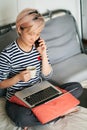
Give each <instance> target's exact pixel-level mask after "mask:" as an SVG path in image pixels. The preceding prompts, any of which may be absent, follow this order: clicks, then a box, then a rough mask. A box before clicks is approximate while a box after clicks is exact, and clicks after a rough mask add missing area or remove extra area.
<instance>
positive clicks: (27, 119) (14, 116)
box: [6, 82, 83, 127]
mask: <svg viewBox="0 0 87 130" xmlns="http://www.w3.org/2000/svg"><path fill="white" fill-rule="evenodd" d="M60 88H62V89H65V90H67V91H70V90H73V89H74V88H77V89H76V90H75V91H72V92H71V93H72V95H74V96H75V97H76V98H78V97H80V95H81V94H82V92H83V88H82V87H81V85H80V84H79V83H77V82H72V83H66V84H63V85H61V86H60ZM6 111H7V114H8V116H9V117H10V118H11V120H12V121H13V122H15V124H16V125H17V126H20V127H25V126H35V125H41V123H40V122H39V121H38V119H37V118H36V117H35V116H34V114H33V113H32V111H31V110H30V109H29V108H26V107H23V106H20V105H17V104H15V103H11V102H9V101H7V102H6Z"/></svg>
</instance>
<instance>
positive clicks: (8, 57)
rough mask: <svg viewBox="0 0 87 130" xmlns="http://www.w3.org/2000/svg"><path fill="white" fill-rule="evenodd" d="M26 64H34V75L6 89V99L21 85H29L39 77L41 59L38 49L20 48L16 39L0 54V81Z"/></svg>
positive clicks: (17, 71)
mask: <svg viewBox="0 0 87 130" xmlns="http://www.w3.org/2000/svg"><path fill="white" fill-rule="evenodd" d="M28 66H36V70H37V72H36V77H35V78H33V79H31V80H29V81H28V82H26V83H25V82H22V81H20V82H18V83H17V84H15V85H14V86H12V87H9V88H8V89H7V97H6V98H7V99H9V98H10V97H11V96H12V95H14V93H15V92H16V91H18V90H21V89H23V87H27V86H31V85H32V84H34V83H36V82H37V81H38V80H39V79H40V73H41V60H40V55H39V53H38V51H37V50H36V49H35V47H34V46H33V47H32V50H31V51H30V52H24V51H23V50H21V49H20V48H19V47H18V45H17V43H16V41H14V42H12V43H11V44H10V45H8V46H7V47H6V48H5V49H4V50H3V51H2V52H1V54H0V81H2V80H4V79H6V78H11V77H13V76H14V75H16V74H17V73H19V72H20V71H23V70H25V69H26V67H28Z"/></svg>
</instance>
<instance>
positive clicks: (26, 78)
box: [18, 70, 31, 82]
mask: <svg viewBox="0 0 87 130" xmlns="http://www.w3.org/2000/svg"><path fill="white" fill-rule="evenodd" d="M18 77H19V80H20V81H23V82H27V81H29V80H30V79H31V75H30V71H29V70H24V71H21V72H20V73H19V74H18Z"/></svg>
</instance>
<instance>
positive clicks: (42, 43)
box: [37, 38, 46, 56]
mask: <svg viewBox="0 0 87 130" xmlns="http://www.w3.org/2000/svg"><path fill="white" fill-rule="evenodd" d="M39 42H40V44H39V47H38V48H37V50H38V52H39V53H40V55H41V56H44V55H46V44H45V41H44V40H43V39H42V38H41V39H40V40H39Z"/></svg>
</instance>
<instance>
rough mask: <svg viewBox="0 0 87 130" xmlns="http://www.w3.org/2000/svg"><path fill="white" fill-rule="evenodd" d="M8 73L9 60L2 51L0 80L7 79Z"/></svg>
mask: <svg viewBox="0 0 87 130" xmlns="http://www.w3.org/2000/svg"><path fill="white" fill-rule="evenodd" d="M9 73H10V60H9V56H8V53H7V52H5V51H2V52H1V54H0V81H2V80H4V79H7V77H8V76H9Z"/></svg>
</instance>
